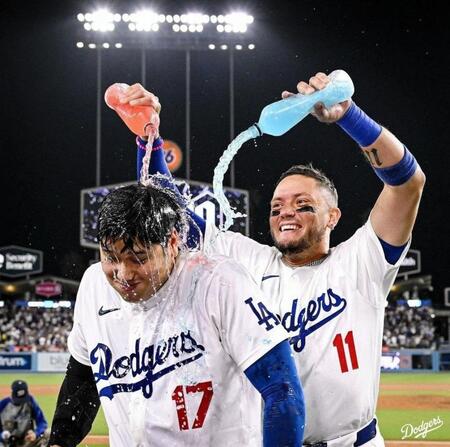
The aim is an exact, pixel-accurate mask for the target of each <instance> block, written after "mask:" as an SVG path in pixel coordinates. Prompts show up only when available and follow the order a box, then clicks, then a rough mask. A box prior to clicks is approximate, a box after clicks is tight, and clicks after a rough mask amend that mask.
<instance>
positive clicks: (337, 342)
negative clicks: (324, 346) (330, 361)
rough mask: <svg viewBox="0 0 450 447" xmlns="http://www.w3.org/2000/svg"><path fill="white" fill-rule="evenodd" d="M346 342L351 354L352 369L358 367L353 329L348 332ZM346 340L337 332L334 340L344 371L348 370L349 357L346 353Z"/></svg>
mask: <svg viewBox="0 0 450 447" xmlns="http://www.w3.org/2000/svg"><path fill="white" fill-rule="evenodd" d="M344 342H345V344H346V345H347V346H348V352H349V354H350V362H351V364H352V369H358V368H359V365H358V356H357V355H356V349H355V340H354V339H353V331H350V332H347V335H346V336H345V338H344ZM344 342H343V341H342V335H341V334H337V335H336V337H334V340H333V346H334V347H335V348H336V349H337V353H338V356H339V364H340V365H341V371H342V372H343V373H346V372H348V365H347V359H346V355H345V347H344Z"/></svg>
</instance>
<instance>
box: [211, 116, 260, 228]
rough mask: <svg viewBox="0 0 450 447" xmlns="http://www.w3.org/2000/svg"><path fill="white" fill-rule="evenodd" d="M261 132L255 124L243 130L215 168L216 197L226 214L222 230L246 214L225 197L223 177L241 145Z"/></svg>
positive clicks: (214, 185) (214, 188)
mask: <svg viewBox="0 0 450 447" xmlns="http://www.w3.org/2000/svg"><path fill="white" fill-rule="evenodd" d="M260 135H261V134H260V132H259V130H258V128H257V127H256V126H255V125H253V126H251V127H249V128H248V129H247V130H244V132H241V133H240V134H239V135H238V136H237V137H236V138H235V139H234V140H233V141H232V142H231V143H230V144H229V145H228V147H227V148H226V150H225V151H224V153H223V154H222V156H221V157H220V160H219V163H217V166H216V167H215V168H214V177H213V190H214V197H215V198H216V199H217V201H218V202H219V206H220V210H221V211H222V213H223V214H224V216H225V223H224V224H223V225H221V227H220V230H222V231H226V230H228V228H230V227H231V225H233V218H235V217H245V214H242V213H239V212H236V211H235V210H233V209H232V208H231V206H230V203H229V202H228V200H227V198H226V197H225V193H224V191H223V177H224V175H225V172H227V170H228V166H229V165H230V163H231V160H233V158H234V156H235V155H236V154H237V152H238V151H239V149H240V148H241V146H242V145H243V144H244V143H246V142H247V141H248V140H251V139H252V138H257V137H259V136H260Z"/></svg>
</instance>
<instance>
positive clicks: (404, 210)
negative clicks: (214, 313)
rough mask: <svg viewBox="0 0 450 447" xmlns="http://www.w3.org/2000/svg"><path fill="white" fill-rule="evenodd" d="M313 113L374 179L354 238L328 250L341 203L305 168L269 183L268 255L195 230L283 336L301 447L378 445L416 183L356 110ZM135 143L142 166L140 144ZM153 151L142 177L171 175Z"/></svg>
mask: <svg viewBox="0 0 450 447" xmlns="http://www.w3.org/2000/svg"><path fill="white" fill-rule="evenodd" d="M328 83H329V78H328V76H326V75H325V74H324V73H317V74H316V75H315V76H313V77H311V78H310V79H309V82H303V81H302V82H299V83H298V85H297V90H298V92H299V93H301V94H304V95H308V94H311V93H313V92H315V91H317V90H321V89H323V88H325V87H326V85H327V84H328ZM128 93H129V101H132V103H134V104H139V105H144V104H147V105H154V104H155V103H157V102H158V99H157V98H156V97H155V96H154V95H152V94H151V93H149V92H147V91H145V90H144V89H143V87H142V86H140V85H135V86H133V87H132V88H130V90H129V92H128ZM291 94H292V93H289V92H283V94H282V96H283V97H287V96H289V95H291ZM313 115H314V116H315V117H316V118H317V119H318V120H319V121H321V122H323V123H328V124H330V123H336V124H337V125H338V126H340V127H341V128H342V130H343V131H344V132H346V133H347V134H348V135H349V136H350V138H352V139H353V140H354V141H355V142H356V143H357V144H358V145H359V147H360V149H361V150H362V153H363V155H364V156H365V157H366V158H367V160H368V161H369V162H370V165H371V167H372V168H373V171H374V173H375V174H376V175H377V176H378V177H379V179H380V180H381V182H382V183H383V187H382V190H381V193H380V194H379V196H378V199H377V200H376V202H375V204H374V206H373V208H372V210H371V213H370V216H369V218H368V220H367V222H366V223H365V224H364V225H363V226H362V227H361V228H359V229H358V230H357V231H356V232H355V233H354V234H353V236H352V237H350V238H349V239H348V240H346V241H344V242H342V243H340V244H339V245H337V246H335V247H331V245H330V235H331V232H332V231H333V229H334V228H335V227H336V225H337V224H338V222H339V219H340V217H341V212H340V210H339V208H338V195H337V191H336V188H335V187H334V185H333V182H332V181H331V180H330V179H329V178H328V177H326V176H325V174H323V172H321V171H320V170H318V169H315V168H313V167H312V166H311V165H297V166H293V167H292V168H290V169H289V170H288V171H286V172H285V173H284V174H283V175H282V176H281V177H280V180H279V181H278V183H277V185H276V188H275V191H274V194H273V198H272V200H271V211H270V217H269V225H270V231H271V235H272V238H273V242H274V246H273V247H270V246H266V245H261V244H259V243H257V242H255V241H253V240H252V239H250V238H248V237H245V236H243V235H241V234H237V233H233V232H218V231H217V229H215V228H213V227H211V226H210V225H209V224H208V225H206V224H205V222H204V221H202V219H201V218H200V217H199V216H195V215H194V216H193V219H194V221H195V225H192V227H193V228H194V229H195V228H199V229H200V234H199V236H200V237H204V240H205V245H206V247H207V248H208V247H209V249H210V250H211V251H213V252H216V253H221V254H225V255H228V256H231V257H232V258H233V259H236V260H238V261H239V262H240V263H241V264H242V265H244V266H245V267H246V269H247V270H248V271H249V272H250V274H251V275H252V276H253V278H254V279H255V281H256V282H257V283H258V284H259V285H260V286H261V288H262V289H263V290H264V292H265V293H266V294H267V296H268V297H270V298H271V300H272V302H271V304H272V305H275V308H276V309H277V312H278V316H279V318H280V321H281V323H282V325H283V326H284V328H285V329H286V330H287V331H288V332H289V335H290V343H291V347H292V350H293V353H294V358H295V361H296V365H297V369H298V372H299V375H300V377H301V380H302V384H303V386H304V393H305V401H306V415H307V416H306V427H305V438H304V443H305V445H307V446H313V447H331V446H339V447H350V446H351V447H359V446H365V447H369V446H374V447H379V446H383V445H384V441H383V439H382V436H381V434H380V431H379V427H378V424H377V420H376V416H375V409H376V405H377V398H378V389H379V380H380V359H381V346H382V331H383V320H384V307H385V304H386V297H387V295H388V293H389V290H390V287H391V285H392V284H393V282H394V279H395V276H396V274H397V272H398V269H399V266H400V264H401V262H402V259H403V258H404V256H405V254H406V253H407V250H408V247H409V244H410V240H411V234H412V229H413V226H414V222H415V220H416V216H417V212H418V207H419V202H420V198H421V194H422V190H423V187H424V184H425V175H424V173H423V172H422V170H421V168H420V167H419V165H418V164H417V161H416V160H415V158H414V156H413V155H412V154H411V153H410V152H409V151H408V149H407V148H406V147H405V146H404V145H403V144H402V143H401V142H400V141H399V140H398V139H397V138H396V137H395V136H394V135H393V134H392V133H391V132H390V131H388V130H387V129H386V128H384V127H382V126H381V125H379V124H378V123H377V122H375V121H374V120H373V119H371V118H370V117H368V116H367V115H366V114H365V113H364V112H363V111H362V110H361V109H360V108H359V107H358V106H357V105H356V104H355V103H354V102H352V101H350V100H349V101H345V102H342V103H340V104H337V105H335V106H333V107H331V108H328V109H327V108H325V107H324V106H323V105H322V104H316V105H315V108H314V112H313ZM137 143H138V160H140V159H141V158H142V154H143V148H144V145H145V141H144V139H143V138H138V140H137ZM160 146H161V141H156V143H155V144H154V148H155V150H154V151H153V154H152V159H151V164H150V173H152V174H153V173H156V172H160V173H162V174H165V175H167V176H170V172H169V171H168V169H167V167H166V165H165V162H164V154H163V151H162V150H160ZM273 153H274V157H275V156H276V152H273ZM138 167H139V162H138ZM138 172H139V171H138ZM358 188H364V185H358ZM212 241H214V242H213V243H212ZM247 304H248V306H249V307H250V309H251V310H252V312H253V313H254V315H255V316H256V317H257V318H261V319H262V318H263V315H262V314H261V312H260V311H259V309H258V308H257V307H255V306H254V305H253V303H251V302H248V303H247Z"/></svg>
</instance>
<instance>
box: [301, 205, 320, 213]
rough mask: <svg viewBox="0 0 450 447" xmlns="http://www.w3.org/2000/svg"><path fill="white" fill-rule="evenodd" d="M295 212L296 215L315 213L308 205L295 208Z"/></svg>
mask: <svg viewBox="0 0 450 447" xmlns="http://www.w3.org/2000/svg"><path fill="white" fill-rule="evenodd" d="M296 211H297V213H315V212H316V210H315V209H314V208H313V207H312V206H309V205H306V206H302V207H300V208H297V209H296Z"/></svg>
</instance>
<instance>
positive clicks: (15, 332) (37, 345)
mask: <svg viewBox="0 0 450 447" xmlns="http://www.w3.org/2000/svg"><path fill="white" fill-rule="evenodd" d="M72 322H73V309H67V308H56V309H46V308H22V307H16V306H13V305H6V306H4V307H0V351H10V352H18V351H30V352H42V351H45V352H64V351H67V337H68V335H69V333H70V330H71V329H72Z"/></svg>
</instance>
